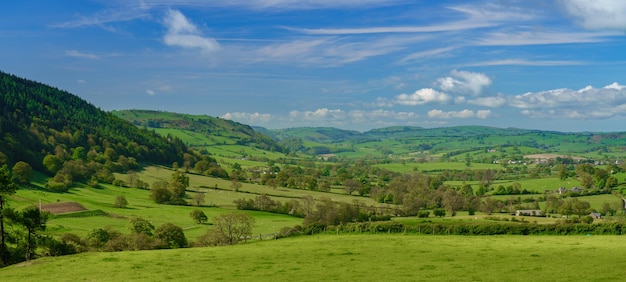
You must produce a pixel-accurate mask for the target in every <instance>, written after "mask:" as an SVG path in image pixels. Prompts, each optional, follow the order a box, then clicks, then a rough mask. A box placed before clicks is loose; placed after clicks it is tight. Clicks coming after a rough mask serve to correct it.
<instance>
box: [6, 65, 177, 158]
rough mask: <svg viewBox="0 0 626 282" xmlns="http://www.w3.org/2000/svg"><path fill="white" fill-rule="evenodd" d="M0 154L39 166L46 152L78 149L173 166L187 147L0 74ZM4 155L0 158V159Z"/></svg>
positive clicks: (48, 89) (49, 90)
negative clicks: (172, 163) (108, 151)
mask: <svg viewBox="0 0 626 282" xmlns="http://www.w3.org/2000/svg"><path fill="white" fill-rule="evenodd" d="M0 109H1V111H0V152H1V153H2V154H3V155H5V156H6V157H5V158H7V159H8V162H9V163H14V162H17V161H26V162H28V163H30V164H31V165H32V166H33V167H35V168H39V169H41V168H43V167H42V160H43V158H44V156H46V155H47V154H56V155H64V154H71V153H72V152H73V149H74V148H78V147H81V148H83V149H81V150H80V151H81V152H82V151H83V150H84V151H86V152H93V153H95V154H104V153H105V151H107V150H111V152H110V154H112V155H111V156H113V152H114V153H115V154H114V156H115V157H117V156H122V155H123V156H125V157H133V158H135V159H136V160H138V161H147V162H157V163H171V162H173V161H178V160H180V159H182V154H183V152H185V151H186V147H185V145H184V144H183V143H182V142H180V140H177V139H175V138H174V139H169V140H168V139H165V138H163V137H161V136H159V135H157V134H155V133H154V132H151V131H147V130H142V129H139V128H137V127H135V126H133V125H132V124H130V123H127V122H125V121H124V120H122V119H120V118H118V117H116V116H114V115H112V114H111V113H107V112H105V111H102V110H100V109H98V108H96V107H95V106H94V105H92V104H90V103H88V102H87V101H85V100H83V99H81V98H79V97H77V96H75V95H73V94H71V93H68V92H66V91H63V90H59V89H57V88H54V87H51V86H48V85H45V84H42V83H38V82H35V81H32V80H27V79H23V78H19V77H17V76H14V75H10V74H7V73H4V72H0ZM0 156H2V155H0Z"/></svg>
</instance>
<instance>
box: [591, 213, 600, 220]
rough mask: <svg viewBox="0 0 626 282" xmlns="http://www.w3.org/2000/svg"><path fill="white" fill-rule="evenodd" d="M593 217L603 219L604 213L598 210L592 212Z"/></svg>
mask: <svg viewBox="0 0 626 282" xmlns="http://www.w3.org/2000/svg"><path fill="white" fill-rule="evenodd" d="M590 216H591V218H593V219H601V218H602V214H600V213H598V212H592V213H591V214H590Z"/></svg>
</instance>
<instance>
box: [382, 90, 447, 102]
mask: <svg viewBox="0 0 626 282" xmlns="http://www.w3.org/2000/svg"><path fill="white" fill-rule="evenodd" d="M451 100H452V98H451V97H450V96H449V95H448V94H446V93H443V92H439V91H437V90H435V89H432V88H422V89H420V90H417V91H415V92H414V93H413V94H400V95H398V96H396V98H395V99H394V101H393V103H394V104H398V105H404V106H418V105H425V104H429V103H442V104H445V103H449V102H450V101H451Z"/></svg>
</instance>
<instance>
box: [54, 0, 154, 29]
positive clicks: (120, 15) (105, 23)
mask: <svg viewBox="0 0 626 282" xmlns="http://www.w3.org/2000/svg"><path fill="white" fill-rule="evenodd" d="M124 4H127V3H124ZM147 17H149V14H148V13H146V11H145V10H144V9H143V8H142V7H136V6H134V7H129V6H126V5H125V7H124V8H123V9H108V10H104V11H100V12H98V13H96V14H94V15H91V16H78V19H77V20H74V21H68V22H64V23H59V24H53V25H51V26H52V27H55V28H79V27H85V26H98V27H100V28H102V29H104V30H108V31H111V32H116V31H117V30H116V28H115V27H113V26H111V25H110V24H112V23H116V22H126V21H132V20H136V19H141V18H147Z"/></svg>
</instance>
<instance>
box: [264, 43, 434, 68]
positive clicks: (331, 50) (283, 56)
mask: <svg viewBox="0 0 626 282" xmlns="http://www.w3.org/2000/svg"><path fill="white" fill-rule="evenodd" d="M424 39H425V37H423V36H385V37H372V38H369V37H368V38H358V39H355V38H348V37H344V38H340V37H324V38H313V39H297V40H293V41H290V42H281V43H276V44H271V45H267V46H264V47H262V48H260V49H258V50H257V51H256V52H255V53H254V58H253V59H252V60H253V61H274V62H285V63H290V64H303V65H304V64H316V65H324V66H340V65H344V64H348V63H353V62H358V61H362V60H365V59H367V58H370V57H375V56H381V55H386V54H389V53H393V52H397V51H400V50H403V49H405V48H406V46H407V45H409V44H411V43H414V42H417V41H422V40H424Z"/></svg>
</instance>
